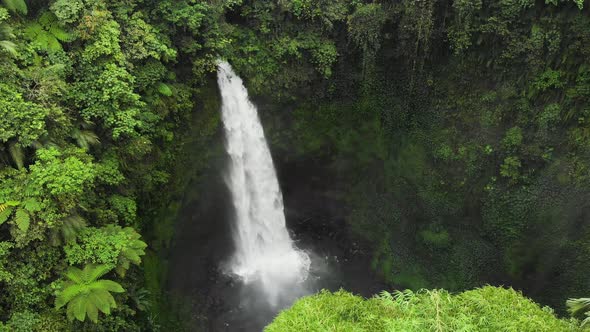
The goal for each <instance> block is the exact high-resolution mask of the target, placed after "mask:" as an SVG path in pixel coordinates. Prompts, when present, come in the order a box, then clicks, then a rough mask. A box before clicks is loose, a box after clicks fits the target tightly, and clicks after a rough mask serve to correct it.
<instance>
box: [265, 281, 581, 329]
mask: <svg viewBox="0 0 590 332" xmlns="http://www.w3.org/2000/svg"><path fill="white" fill-rule="evenodd" d="M265 331H266V332H288V331H310V332H311V331H314V332H315V331H317V332H319V331H343V332H344V331H346V332H348V331H367V332H368V331H375V332H378V331H440V332H443V331H490V332H492V331H523V332H524V331H530V332H533V331H538V332H540V331H547V332H550V331H581V329H580V328H579V327H578V325H577V322H576V321H573V320H572V321H568V320H563V319H558V318H556V317H555V314H554V313H553V311H552V310H551V309H550V308H548V307H544V308H541V307H539V306H538V305H537V304H536V303H534V302H532V301H531V300H529V299H527V298H525V297H523V296H522V295H521V294H519V293H517V292H516V291H514V290H513V289H504V288H496V287H491V286H487V287H483V288H478V289H474V290H470V291H465V292H463V293H460V294H456V295H451V294H449V293H448V292H446V291H444V290H432V291H427V290H422V291H419V292H412V291H409V290H408V291H404V292H394V293H388V292H383V293H382V294H380V295H379V296H376V297H374V298H371V299H363V298H361V297H358V296H355V295H352V294H350V293H348V292H346V291H342V290H341V291H339V292H336V293H330V292H326V291H322V292H321V293H319V294H317V295H313V296H308V297H305V298H302V299H300V300H298V301H297V302H296V303H295V305H293V307H292V308H290V309H288V310H285V311H283V312H281V313H280V314H279V315H278V316H277V318H276V319H275V320H274V321H273V322H272V323H271V324H270V325H268V326H267V327H266V329H265Z"/></svg>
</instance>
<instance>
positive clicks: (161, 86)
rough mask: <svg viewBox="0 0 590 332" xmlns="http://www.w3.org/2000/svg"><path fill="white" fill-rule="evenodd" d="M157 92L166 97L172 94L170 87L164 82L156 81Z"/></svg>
mask: <svg viewBox="0 0 590 332" xmlns="http://www.w3.org/2000/svg"><path fill="white" fill-rule="evenodd" d="M158 92H159V93H160V94H162V95H164V96H166V97H170V96H172V89H170V87H169V86H168V84H166V83H162V82H160V83H158Z"/></svg>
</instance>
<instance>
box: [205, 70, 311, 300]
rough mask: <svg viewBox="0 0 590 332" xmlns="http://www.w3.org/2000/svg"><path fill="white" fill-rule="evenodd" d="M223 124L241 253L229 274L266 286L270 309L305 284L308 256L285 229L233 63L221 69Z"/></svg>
mask: <svg viewBox="0 0 590 332" xmlns="http://www.w3.org/2000/svg"><path fill="white" fill-rule="evenodd" d="M218 69H219V70H218V73H217V82H218V84H219V89H220V91H221V100H222V107H221V109H222V120H223V124H224V129H225V136H226V150H227V152H228V154H229V156H230V159H231V160H230V165H229V170H228V175H227V183H228V186H229V189H230V191H231V195H232V199H233V204H234V207H235V213H236V215H235V217H236V222H235V231H234V232H235V234H234V241H235V245H236V252H235V254H234V256H233V258H232V260H231V262H230V266H229V267H230V270H231V272H232V273H233V274H235V275H238V276H239V277H241V279H242V280H243V281H244V282H245V283H252V282H257V283H260V285H261V286H262V289H263V291H264V292H265V293H266V295H267V299H268V301H269V303H271V304H276V303H277V300H278V299H279V297H280V296H281V294H282V292H284V291H289V289H288V288H289V287H293V286H295V285H296V284H298V283H301V282H303V281H304V280H305V279H306V278H307V275H308V273H309V267H310V259H309V256H308V255H307V254H306V253H305V252H303V251H300V250H298V249H297V248H296V247H295V245H294V243H293V241H292V239H291V237H290V236H289V233H288V231H287V227H286V224H285V215H284V212H283V196H282V194H281V190H280V188H279V183H278V180H277V176H276V172H275V169H274V165H273V162H272V157H271V155H270V151H269V149H268V145H267V143H266V139H265V137H264V131H263V129H262V125H261V124H260V120H259V119H258V113H257V110H256V107H255V106H254V105H253V104H252V102H250V100H249V98H248V91H247V90H246V88H245V87H244V85H243V82H242V80H241V79H240V78H239V77H238V76H237V75H236V74H235V73H234V71H233V70H232V68H231V66H230V65H229V63H227V62H225V61H220V62H219V63H218Z"/></svg>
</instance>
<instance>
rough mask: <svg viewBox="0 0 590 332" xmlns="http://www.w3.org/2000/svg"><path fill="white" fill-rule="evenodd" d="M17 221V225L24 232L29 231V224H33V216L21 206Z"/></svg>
mask: <svg viewBox="0 0 590 332" xmlns="http://www.w3.org/2000/svg"><path fill="white" fill-rule="evenodd" d="M15 221H16V226H17V227H18V229H20V230H21V231H22V232H27V231H28V230H29V226H30V224H31V217H30V216H29V213H28V212H27V211H25V210H24V209H21V208H19V209H18V210H16V214H15Z"/></svg>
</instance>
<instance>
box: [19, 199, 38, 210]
mask: <svg viewBox="0 0 590 332" xmlns="http://www.w3.org/2000/svg"><path fill="white" fill-rule="evenodd" d="M23 207H24V208H25V210H27V211H29V212H38V211H40V210H41V204H39V201H37V200H36V199H34V198H27V199H26V200H25V201H24V202H23Z"/></svg>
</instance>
